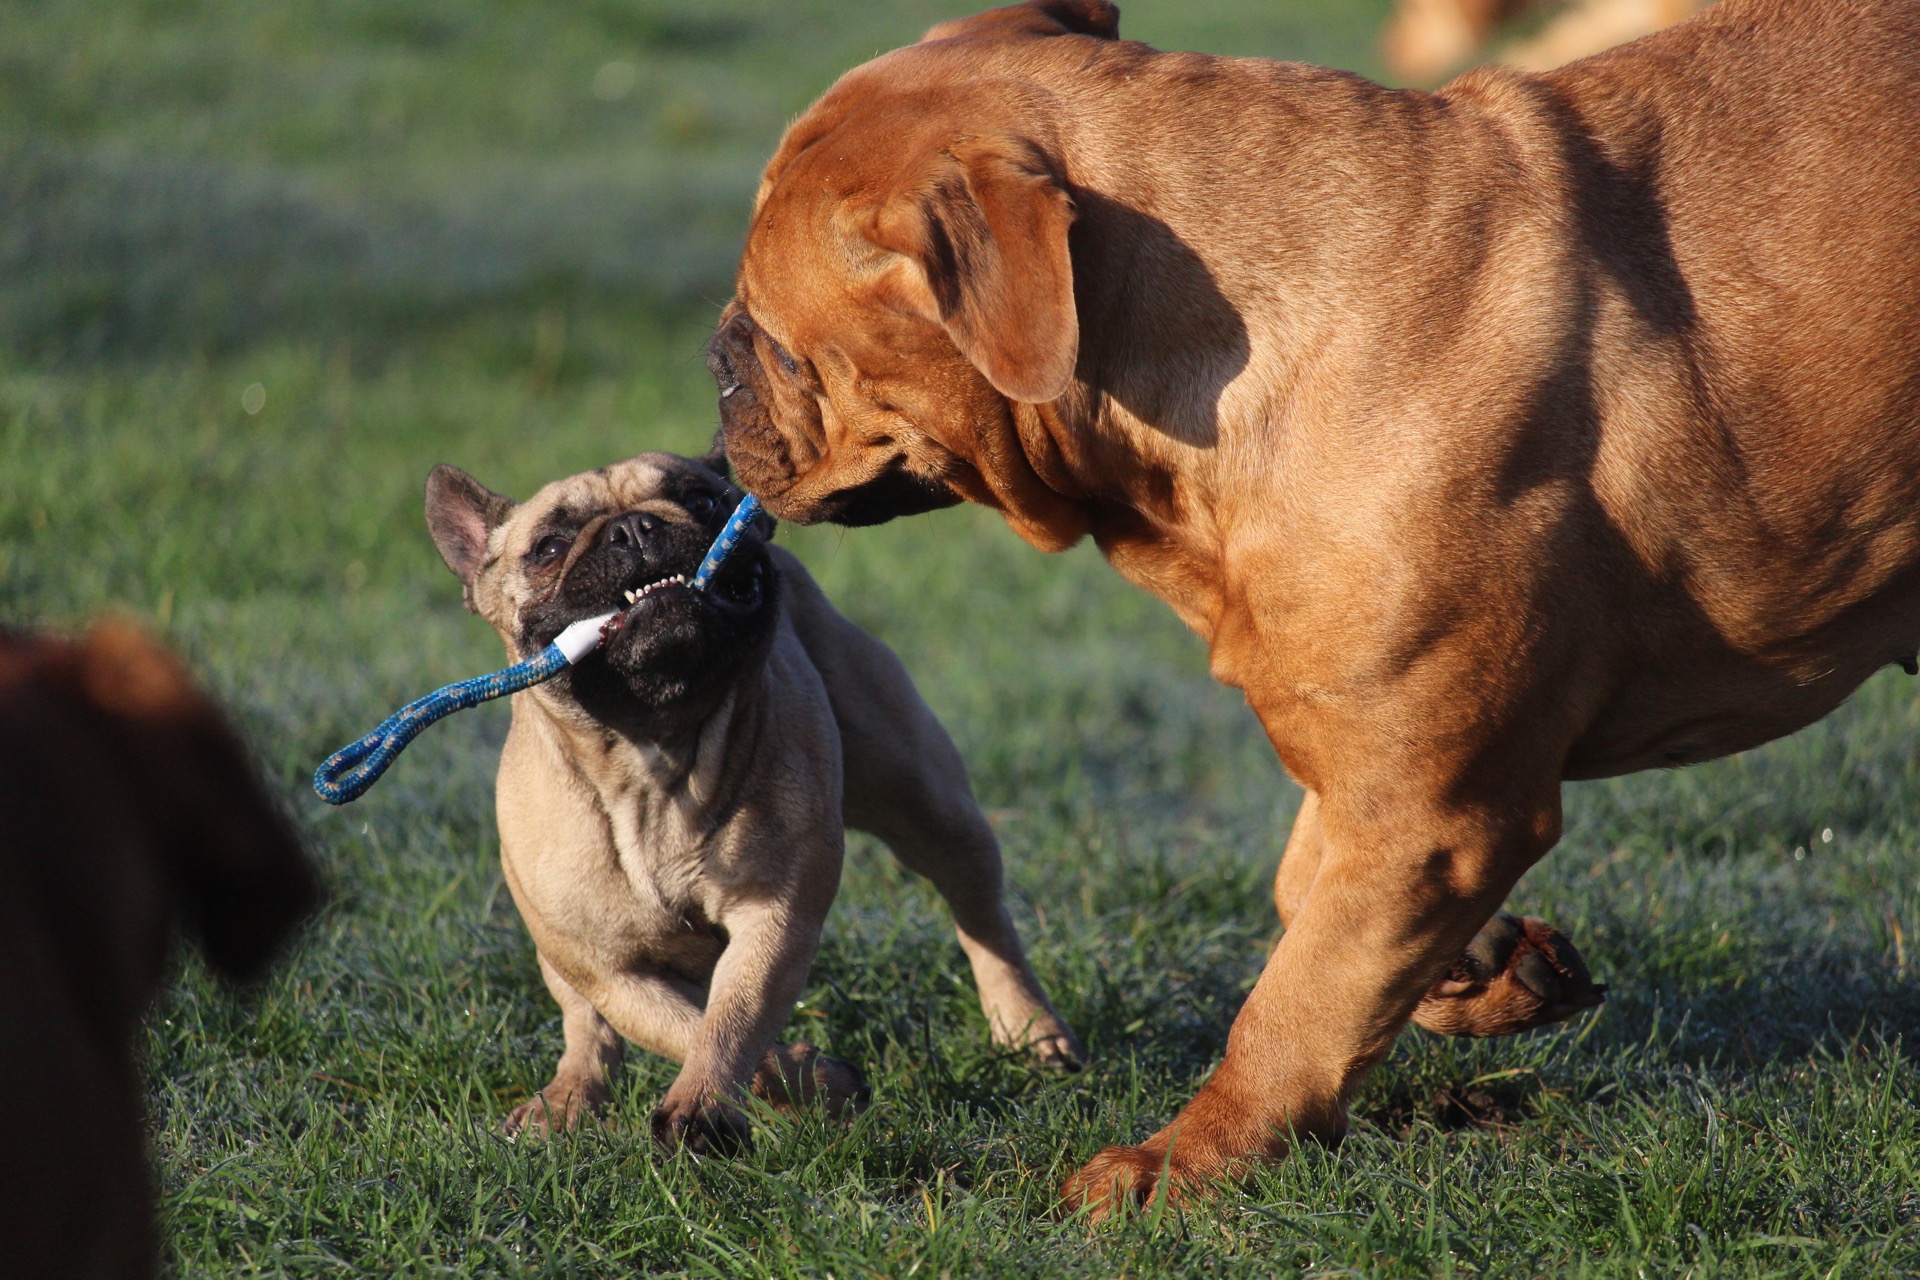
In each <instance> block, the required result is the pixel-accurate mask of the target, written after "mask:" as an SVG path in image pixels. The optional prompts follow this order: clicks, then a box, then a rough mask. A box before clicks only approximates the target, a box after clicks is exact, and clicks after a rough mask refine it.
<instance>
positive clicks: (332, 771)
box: [313, 494, 760, 804]
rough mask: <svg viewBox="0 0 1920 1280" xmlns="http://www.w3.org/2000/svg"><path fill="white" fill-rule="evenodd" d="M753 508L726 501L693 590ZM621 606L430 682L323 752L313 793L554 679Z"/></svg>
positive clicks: (705, 585)
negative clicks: (460, 714)
mask: <svg viewBox="0 0 1920 1280" xmlns="http://www.w3.org/2000/svg"><path fill="white" fill-rule="evenodd" d="M759 514H760V502H759V499H757V498H755V497H754V496H753V495H752V494H748V495H747V496H746V497H744V498H742V499H741V500H740V505H739V506H737V507H735V508H734V509H733V514H732V515H731V516H730V517H728V519H727V524H726V527H725V528H724V529H722V530H721V531H720V536H719V537H717V538H715V539H714V540H713V546H712V547H711V548H709V549H708V551H707V556H706V559H704V560H702V561H701V562H700V569H699V571H698V572H697V573H695V574H694V575H693V583H692V586H693V589H694V590H695V591H706V590H708V589H709V587H710V585H711V584H712V582H713V576H714V574H716V573H717V572H719V570H720V566H721V565H722V564H724V563H726V559H727V557H728V556H729V555H731V554H732V553H733V549H734V548H735V547H737V546H739V545H740V539H741V537H742V536H744V534H745V533H746V530H747V526H748V525H750V524H752V523H753V522H754V520H755V518H757V517H758V516H759ZM621 612H622V611H621V610H618V609H615V610H612V611H611V612H608V613H603V614H601V615H600V616H599V617H596V618H583V619H581V620H580V621H579V622H576V623H574V624H573V625H572V626H570V627H568V628H567V629H566V630H565V631H562V632H561V633H560V634H559V635H557V636H555V637H554V639H553V643H552V644H550V645H548V646H547V647H546V648H544V649H542V650H541V651H540V652H539V653H536V654H534V655H533V656H532V657H531V658H526V659H524V660H522V661H520V662H516V663H514V664H513V665H512V666H510V667H505V668H503V669H501V670H499V671H493V672H489V673H488V674H486V675H483V676H474V677H473V678H471V679H468V680H460V681H457V682H455V683H453V684H450V685H446V686H444V687H442V688H439V689H435V690H434V691H433V692H432V693H430V694H428V695H427V696H426V697H424V698H416V699H415V700H414V701H412V702H409V703H408V704H407V705H406V706H404V707H402V708H400V709H399V710H398V711H396V712H394V713H393V714H392V715H390V716H388V717H387V718H386V719H385V720H383V721H381V722H380V727H379V728H377V729H375V730H374V731H373V732H372V733H370V734H368V735H367V736H366V737H364V738H359V739H356V740H355V741H353V742H350V743H348V744H347V745H346V746H344V747H342V748H340V749H339V750H338V751H336V752H334V753H333V754H332V755H330V756H328V757H327V758H326V760H325V761H323V762H322V763H321V765H320V767H319V768H318V769H316V770H314V774H313V790H314V792H315V794H317V795H318V796H319V797H320V798H321V799H322V800H325V801H326V802H327V803H328V804H347V803H350V802H351V801H354V800H358V799H359V798H360V797H361V796H363V795H365V794H366V792H367V789H368V788H369V787H371V786H372V785H373V784H374V783H376V782H378V781H379V780H380V775H381V774H383V773H385V772H386V771H387V766H388V765H390V764H392V763H393V762H394V761H395V760H396V759H398V758H399V755H400V753H401V752H402V751H405V750H406V749H407V744H408V743H410V742H412V741H413V740H414V739H415V738H417V737H419V736H420V733H421V731H422V730H424V729H426V728H427V726H428V725H431V724H433V723H434V722H435V721H437V720H443V719H445V718H446V717H448V716H450V715H452V714H453V713H454V712H456V711H464V710H466V709H467V708H468V707H477V706H479V705H480V704H481V703H483V702H491V701H492V700H493V699H495V698H504V697H506V696H507V695H508V694H512V693H519V692H520V691H521V690H522V689H530V688H532V687H533V686H534V685H536V684H541V683H543V682H545V681H548V680H551V679H553V678H554V677H555V676H557V675H559V674H560V673H561V672H562V671H565V670H566V669H567V668H568V667H571V666H573V665H574V664H575V663H577V662H579V661H580V660H581V659H582V658H584V657H586V656H587V655H588V654H590V653H593V652H594V651H595V650H597V649H599V648H600V646H601V645H603V644H605V643H606V641H607V636H608V634H609V632H610V631H612V630H614V629H615V627H614V624H615V623H617V622H618V621H619V619H620V616H621Z"/></svg>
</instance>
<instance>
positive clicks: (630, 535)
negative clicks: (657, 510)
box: [602, 511, 665, 547]
mask: <svg viewBox="0 0 1920 1280" xmlns="http://www.w3.org/2000/svg"><path fill="white" fill-rule="evenodd" d="M664 523H665V521H663V520H661V519H660V517H659V516H656V515H649V514H648V513H646V512H645V511H629V512H627V513H626V514H625V515H623V516H615V517H614V518H613V519H611V520H609V521H607V531H606V533H605V534H603V535H602V536H603V537H604V538H605V539H606V541H607V545H608V546H611V547H637V546H639V545H640V542H641V540H642V539H643V538H645V537H646V535H648V534H649V533H652V532H653V531H654V530H655V529H658V528H659V527H660V526H661V525H662V524H664Z"/></svg>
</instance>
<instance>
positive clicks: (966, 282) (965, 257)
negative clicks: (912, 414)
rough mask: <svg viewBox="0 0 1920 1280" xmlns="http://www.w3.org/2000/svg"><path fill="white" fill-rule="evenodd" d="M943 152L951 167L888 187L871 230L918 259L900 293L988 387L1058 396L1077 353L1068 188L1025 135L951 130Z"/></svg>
mask: <svg viewBox="0 0 1920 1280" xmlns="http://www.w3.org/2000/svg"><path fill="white" fill-rule="evenodd" d="M944 155H945V156H946V157H947V158H949V159H950V160H951V161H952V162H953V164H952V166H951V167H950V168H949V169H947V170H937V171H935V172H934V173H933V174H932V175H931V178H930V180H929V181H927V182H924V183H922V184H921V185H920V186H919V188H917V189H914V190H908V191H901V192H897V193H895V195H894V196H893V197H892V198H891V199H890V200H889V201H888V202H887V203H886V204H885V205H883V206H882V207H881V208H880V209H879V210H878V211H876V212H875V214H874V215H873V219H872V223H871V226H870V228H869V229H868V231H867V238H868V239H869V240H871V241H872V242H873V243H874V244H876V245H878V246H879V247H880V248H882V249H886V250H889V251H890V252H893V253H897V254H899V255H901V256H902V257H903V258H905V259H907V260H908V261H909V262H910V263H912V264H913V265H914V266H915V267H917V268H918V271H917V272H910V273H909V274H908V277H907V279H905V280H904V281H902V282H901V283H902V284H903V285H904V287H903V288H902V289H901V290H900V293H901V295H902V296H900V297H899V298H898V299H897V301H899V302H900V303H901V304H903V305H904V306H905V307H906V308H907V309H908V310H911V311H914V312H917V313H919V314H920V315H923V316H925V317H926V318H927V319H929V320H932V321H935V322H936V323H938V324H940V325H943V326H944V327H945V328H946V330H947V334H948V336H949V337H951V338H952V339H953V343H954V345H955V346H957V347H959V348H960V353H961V354H962V355H964V356H966V357H967V359H968V360H970V361H972V362H973V365H974V367H975V368H977V369H979V370H980V372H981V373H983V374H985V375H986V377H987V381H989V382H991V383H992V384H993V385H994V388H995V390H997V391H999V392H1000V394H1002V395H1004V396H1006V397H1008V398H1009V399H1012V400H1019V401H1023V402H1025V403H1028V404H1044V403H1046V402H1047V401H1049V400H1054V399H1058V398H1059V397H1060V396H1061V395H1063V394H1065V392H1066V390H1067V388H1068V386H1070V385H1071V384H1072V382H1073V369H1074V363H1075V361H1076V360H1077V359H1078V357H1079V354H1080V321H1079V317H1078V316H1077V314H1076V313H1075V311H1074V305H1073V262H1072V259H1071V258H1070V257H1069V255H1068V250H1067V232H1068V230H1069V229H1070V228H1071V227H1072V226H1073V218H1074V208H1073V197H1072V196H1070V195H1069V194H1068V193H1067V190H1066V188H1065V187H1064V186H1062V185H1061V184H1060V182H1059V181H1058V179H1056V178H1055V177H1054V175H1053V172H1052V170H1051V169H1050V167H1049V166H1048V165H1047V163H1046V160H1045V157H1044V156H1043V155H1042V154H1041V153H1040V150H1039V148H1038V147H1036V146H1035V145H1034V144H1033V143H1031V142H1027V141H1025V140H1022V139H1018V138H1005V137H989V138H962V139H956V140H955V141H954V142H953V143H952V144H951V145H950V146H949V147H948V148H947V151H946V152H945V153H944Z"/></svg>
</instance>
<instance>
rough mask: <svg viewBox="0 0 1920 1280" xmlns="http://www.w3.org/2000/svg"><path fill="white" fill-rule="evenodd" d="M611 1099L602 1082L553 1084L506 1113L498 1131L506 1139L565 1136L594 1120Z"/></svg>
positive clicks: (558, 1081)
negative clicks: (530, 1135) (586, 1121)
mask: <svg viewBox="0 0 1920 1280" xmlns="http://www.w3.org/2000/svg"><path fill="white" fill-rule="evenodd" d="M610 1096H611V1091H610V1090H609V1089H608V1088H607V1084H606V1081H604V1080H586V1081H580V1082H578V1083H574V1082H563V1081H560V1080H555V1081H554V1082H553V1083H552V1084H550V1085H548V1086H547V1087H546V1088H544V1089H542V1090H541V1091H540V1092H538V1093H536V1094H534V1095H533V1096H532V1097H531V1098H528V1099H527V1100H526V1101H525V1102H523V1103H521V1104H520V1105H519V1106H517V1107H515V1108H514V1109H513V1110H512V1111H510V1112H508V1113H507V1118H506V1119H505V1120H502V1121H501V1122H500V1129H501V1131H502V1132H503V1133H506V1134H507V1135H508V1136H513V1135H515V1134H521V1133H527V1134H534V1135H539V1136H544V1135H547V1134H550V1133H564V1132H565V1131H567V1130H568V1129H572V1128H574V1127H576V1126H578V1125H579V1124H580V1123H581V1122H582V1121H585V1120H591V1119H593V1118H594V1117H595V1116H597V1115H598V1114H599V1113H600V1112H601V1111H602V1110H604V1109H605V1107H606V1105H607V1099H608V1098H609V1097H610Z"/></svg>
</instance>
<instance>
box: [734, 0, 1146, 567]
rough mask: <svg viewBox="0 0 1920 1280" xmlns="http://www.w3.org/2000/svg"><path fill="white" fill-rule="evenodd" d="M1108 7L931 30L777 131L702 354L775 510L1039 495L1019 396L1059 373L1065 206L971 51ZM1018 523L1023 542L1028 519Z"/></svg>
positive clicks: (1066, 332) (1097, 21) (1067, 307)
mask: <svg viewBox="0 0 1920 1280" xmlns="http://www.w3.org/2000/svg"><path fill="white" fill-rule="evenodd" d="M1117 23H1118V14H1117V11H1116V10H1114V8H1113V6H1112V5H1109V4H1105V3H1104V2H1102V0H1049V2H1047V3H1036V4H1029V5H1019V6H1015V7H1013V8H1011V9H1005V10H995V11H993V12H991V13H987V14H982V15H980V16H979V17H977V18H973V19H968V20H966V21H964V22H959V23H949V24H946V25H944V26H941V27H936V28H935V29H934V30H933V31H931V32H929V33H928V37H927V39H926V40H924V41H922V42H921V43H920V44H918V45H914V46H911V47H909V48H906V49H901V50H898V51H896V52H894V53H892V54H889V55H887V56H885V57H883V58H880V59H878V60H876V61H874V62H871V63H868V64H867V65H866V66H864V67H860V68H858V69H856V70H855V71H853V72H851V73H849V74H848V75H847V76H846V77H845V78H844V79H842V80H841V81H840V83H839V84H837V85H836V86H834V88H833V89H832V90H831V91H829V92H828V94H827V95H826V96H825V97H824V98H822V99H821V100H820V102H819V103H817V104H816V105H815V106H814V107H813V109H812V110H810V111H809V112H808V113H807V114H806V115H805V116H803V117H802V118H801V119H800V120H799V121H798V122H797V123H796V124H795V125H794V126H793V127H792V128H791V129H790V130H789V131H788V133H787V136H786V138H785V139H784V140H783V141H782V143H781V146H780V149H779V151H778V153H777V154H776V155H775V156H774V158H773V161H772V162H771V163H770V164H769V165H768V167H767V172H766V176H765V178H764V179H763V180H762V183H761V188H760V195H759V198H758V200H757V202H756V205H755V210H754V217H753V224H752V227H751V229H750V231H749V233H748V240H747V248H746V252H745V255H744V257H743V258H742V261H741V267H740V273H739V277H738V281H737V287H736V293H735V296H734V299H733V301H732V303H730V304H729V305H728V307H727V309H726V311H725V313H724V314H723V315H722V317H721V321H720V327H719V330H718V331H717V332H716V333H715V335H714V337H713V340H712V342H711V343H710V344H709V346H708V363H709V366H710V367H711V368H712V370H713V374H714V378H715V380H716V381H717V382H718V384H719V388H720V417H721V421H722V424H723V430H724V432H725V438H726V443H727V452H728V456H729V457H730V458H731V459H732V461H733V465H734V467H735V469H736V471H737V472H738V474H739V477H740V481H741V483H742V484H743V485H745V486H746V487H747V488H748V489H749V490H751V491H752V492H753V493H755V494H756V495H758V496H759V497H760V499H761V500H762V501H763V502H765V503H766V504H767V506H768V508H769V509H770V510H772V511H773V512H775V513H776V514H778V515H780V516H781V517H783V518H785V519H790V520H794V521H797V522H800V523H813V522H816V521H821V520H832V521H837V522H839V523H842V524H877V523H879V522H880V521H883V520H888V519H891V518H892V517H894V516H898V515H906V514H911V513H915V512H920V511H927V510H931V509H933V508H935V507H941V506H948V505H951V504H952V503H955V502H958V501H961V500H963V499H964V500H971V501H975V502H981V503H985V504H986V505H989V506H993V507H996V508H998V509H1000V510H1001V511H1003V512H1005V513H1006V514H1007V515H1008V518H1009V520H1010V521H1013V522H1014V523H1015V527H1016V528H1021V521H1022V517H1023V515H1025V514H1028V513H1029V509H1030V508H1032V507H1033V506H1034V504H1035V503H1037V502H1041V501H1042V500H1043V499H1044V497H1045V495H1042V494H1040V493H1038V492H1037V489H1038V481H1037V479H1036V478H1035V476H1034V473H1033V471H1032V468H1031V465H1030V463H1029V462H1028V461H1027V459H1026V457H1025V454H1024V452H1023V450H1022V447H1021V443H1020V439H1019V436H1018V433H1017V430H1016V426H1015V415H1016V412H1017V410H1016V406H1019V405H1029V404H1043V403H1046V402H1048V401H1051V400H1054V399H1057V398H1058V397H1059V396H1061V395H1063V394H1064V393H1065V392H1066V391H1067V390H1068V388H1069V387H1070V386H1071V385H1072V383H1073V377H1074V368H1075V362H1076V358H1077V354H1078V346H1079V321H1078V318H1077V316H1076V314H1075V309H1074V298H1073V268H1072V264H1071V262H1070V259H1069V255H1068V232H1069V230H1070V228H1071V227H1072V225H1073V220H1074V205H1073V199H1072V196H1071V194H1070V192H1069V190H1068V187H1067V184H1066V182H1065V180H1064V178H1063V177H1062V175H1061V174H1060V173H1059V172H1058V167H1057V165H1056V163H1055V162H1054V160H1053V159H1052V155H1053V150H1054V149H1053V147H1052V146H1051V145H1050V140H1049V139H1047V138H1045V137H1037V136H1034V131H1033V130H1032V129H1030V128H1028V127H1026V125H1025V124H1023V122H1024V121H1031V120H1034V119H1043V118H1044V113H1037V112H1032V111H1028V110H1024V109H1023V104H1022V103H1021V102H1020V101H1018V96H1019V94H1018V91H1017V90H1014V89H1010V88H1009V87H1008V86H1009V83H1010V82H1007V81H1003V80H991V79H981V78H979V77H976V76H973V75H970V74H968V68H969V67H970V66H971V65H972V62H973V61H975V60H976V59H975V54H976V53H977V52H978V50H979V49H980V48H981V47H983V42H985V43H988V44H991V43H994V42H1004V41H1007V40H1030V39H1036V38H1063V37H1064V38H1082V39H1084V38H1086V37H1089V36H1091V37H1094V38H1096V39H1112V38H1113V37H1114V36H1115V35H1116V34H1117ZM1022 532H1030V531H1029V530H1026V529H1022Z"/></svg>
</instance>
